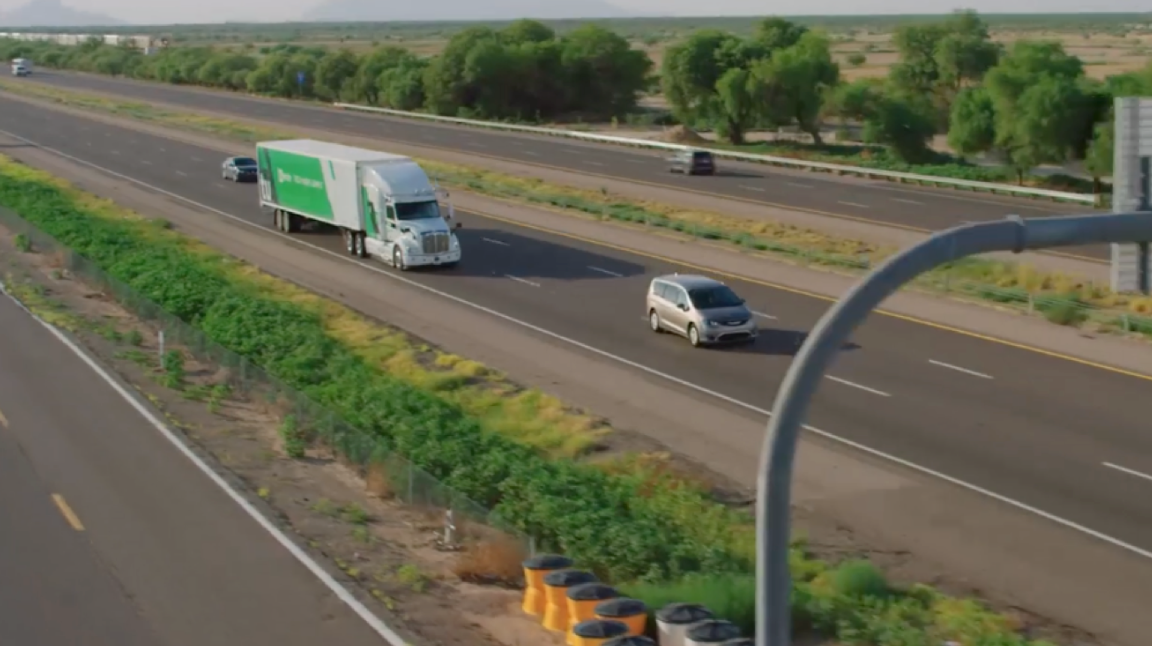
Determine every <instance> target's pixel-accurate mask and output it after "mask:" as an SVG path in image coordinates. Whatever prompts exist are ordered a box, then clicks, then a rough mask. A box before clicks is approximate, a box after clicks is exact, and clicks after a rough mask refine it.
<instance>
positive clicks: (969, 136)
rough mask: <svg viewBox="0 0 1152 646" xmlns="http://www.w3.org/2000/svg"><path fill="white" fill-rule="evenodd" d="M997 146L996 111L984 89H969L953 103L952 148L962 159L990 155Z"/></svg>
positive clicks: (949, 133) (950, 125) (949, 143)
mask: <svg viewBox="0 0 1152 646" xmlns="http://www.w3.org/2000/svg"><path fill="white" fill-rule="evenodd" d="M995 143H996V110H995V107H994V106H993V104H992V97H991V96H989V94H988V91H987V90H986V89H984V88H983V87H972V88H965V89H963V90H961V91H960V94H958V95H956V101H955V102H953V103H952V114H951V118H950V120H949V125H948V145H949V146H951V147H952V149H953V150H955V151H956V152H957V153H960V154H961V155H974V154H977V153H982V152H987V151H989V150H991V149H992V147H993V146H994V145H995Z"/></svg>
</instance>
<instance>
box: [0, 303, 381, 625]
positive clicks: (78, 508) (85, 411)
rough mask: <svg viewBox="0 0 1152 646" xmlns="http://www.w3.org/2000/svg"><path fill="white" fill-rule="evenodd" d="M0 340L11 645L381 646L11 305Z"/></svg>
mask: <svg viewBox="0 0 1152 646" xmlns="http://www.w3.org/2000/svg"><path fill="white" fill-rule="evenodd" d="M0 330H2V331H3V332H2V333H0V519H2V520H0V644H3V645H4V646H65V645H75V646H80V645H83V644H92V645H100V646H104V645H108V646H111V645H113V644H114V645H116V646H204V645H205V644H221V645H224V644H245V645H251V646H315V645H316V644H331V645H332V646H373V645H377V644H383V643H384V642H383V640H382V639H381V638H380V637H379V636H378V635H377V634H376V633H375V632H374V631H373V630H371V629H370V628H369V627H368V625H367V624H365V623H364V622H363V621H362V620H361V619H359V618H358V617H357V616H356V615H355V614H353V612H352V611H351V610H350V609H349V608H348V607H346V606H345V605H344V604H343V603H342V602H341V601H339V600H338V599H337V598H336V596H335V595H334V594H332V592H331V591H330V590H329V589H328V588H326V587H325V586H324V585H323V584H322V583H321V582H320V581H319V580H318V579H316V578H315V577H314V576H313V575H312V574H311V573H310V572H309V571H308V570H306V569H305V568H304V566H303V565H302V564H301V563H299V562H298V561H297V560H296V559H295V558H294V557H293V556H292V555H291V554H290V553H289V552H288V551H287V550H286V549H284V548H283V547H282V546H281V545H280V544H279V543H278V542H277V541H276V540H275V539H274V538H273V537H272V535H271V534H269V533H268V532H267V531H266V530H264V529H263V528H261V527H260V526H259V525H258V524H257V523H256V522H255V521H254V520H253V519H252V518H251V517H249V516H248V515H247V514H246V513H245V512H244V511H243V510H242V509H241V508H240V507H239V506H238V505H237V504H236V503H235V502H233V501H232V500H231V499H230V498H229V497H228V496H227V495H226V494H225V493H224V491H223V490H222V489H220V488H219V487H217V485H215V484H213V483H212V481H211V480H209V478H208V477H207V476H206V475H205V474H204V473H203V472H201V471H200V470H199V469H198V468H197V467H196V466H195V465H194V463H193V462H192V461H190V460H189V459H188V458H187V457H185V456H184V455H182V454H181V453H180V452H179V451H178V450H177V449H176V447H175V446H173V445H172V444H171V443H170V442H169V441H168V440H166V439H165V437H164V436H163V435H162V434H161V433H160V431H159V430H158V429H157V428H156V427H154V426H153V425H152V424H151V423H150V422H149V421H148V420H146V419H145V418H144V417H143V416H142V415H141V414H140V413H139V412H138V411H137V410H136V409H135V408H134V407H133V406H131V405H130V404H129V403H128V402H127V401H126V400H125V399H124V398H122V397H121V395H120V394H119V393H118V392H117V391H116V389H115V388H113V387H112V386H111V385H109V383H108V382H107V381H105V380H104V379H103V378H102V377H100V376H99V375H98V373H97V372H96V371H95V370H93V368H91V367H90V366H89V365H88V364H87V363H85V362H84V360H82V359H81V358H80V357H79V356H78V355H77V354H75V353H74V352H73V351H71V350H70V349H69V348H68V347H67V346H66V345H65V344H64V343H63V342H61V341H60V340H59V339H58V338H57V337H56V336H55V335H54V334H53V333H52V332H51V331H49V329H48V328H46V327H44V326H43V325H41V324H40V323H38V322H37V321H36V320H35V319H33V318H32V316H31V315H29V314H28V313H27V312H26V311H25V310H23V309H22V308H21V307H20V306H18V305H17V304H16V303H15V302H14V301H12V300H11V299H10V298H8V297H7V296H0ZM124 388H125V389H127V390H130V387H127V386H125V387H124Z"/></svg>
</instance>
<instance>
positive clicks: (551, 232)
mask: <svg viewBox="0 0 1152 646" xmlns="http://www.w3.org/2000/svg"><path fill="white" fill-rule="evenodd" d="M469 213H474V214H476V215H479V216H481V217H485V218H488V219H491V220H496V221H498V222H504V223H507V224H511V225H513V226H517V227H523V228H525V229H531V230H534V231H540V232H541V233H546V234H548V235H554V236H559V237H562V238H568V239H570V240H578V241H580V242H584V243H587V244H591V245H595V246H598V247H604V248H607V249H614V250H616V251H620V252H623V253H628V254H632V255H635V256H640V257H643V258H651V259H653V260H659V261H662V262H666V263H669V264H672V265H679V266H681V267H688V268H691V269H696V270H700V271H704V272H707V273H711V274H715V275H718V276H725V277H727V278H733V279H736V280H741V281H744V282H746V283H752V284H754V285H761V286H764V287H770V288H772V289H778V290H780V291H783V292H789V293H792V294H798V295H800V296H807V297H809V298H815V299H818V300H822V301H825V302H829V303H834V302H836V301H837V300H838V299H836V298H832V297H830V296H825V295H824V294H817V293H816V292H810V291H807V290H804V289H798V288H796V287H789V286H788V285H781V284H778V283H773V282H770V281H766V280H762V279H759V278H753V277H751V276H744V275H741V274H734V273H731V272H727V271H722V270H719V269H716V268H714V267H706V266H703V265H696V264H693V263H690V262H684V261H683V260H676V259H675V258H669V257H667V256H661V255H659V254H654V253H649V252H646V251H640V250H637V249H631V248H628V247H623V246H620V245H615V244H612V243H610V242H602V241H600V240H594V239H592V238H585V237H584V236H579V235H576V234H572V233H564V232H561V231H555V230H552V229H549V228H546V227H542V226H539V225H535V224H527V223H524V222H520V221H519V220H512V219H509V218H506V217H503V216H499V215H495V214H493V213H487V212H485V211H477V210H475V209H470V210H469ZM873 311H874V312H875V313H876V314H880V315H882V316H887V317H890V318H894V319H899V320H901V321H907V322H909V323H916V324H919V325H924V326H927V327H930V328H935V329H937V330H943V331H945V332H952V333H953V334H960V335H963V336H966V337H971V338H974V339H980V340H981V341H988V342H990V343H998V344H1000V345H1005V346H1008V347H1010V348H1016V349H1018V350H1025V351H1028V352H1033V353H1036V354H1040V355H1044V356H1047V357H1051V358H1053V359H1063V360H1064V361H1071V362H1072V363H1077V364H1080V365H1082V366H1088V367H1091V368H1098V369H1100V370H1105V371H1107V372H1113V373H1116V374H1119V375H1124V376H1127V377H1135V378H1136V379H1142V380H1144V381H1152V375H1146V374H1144V373H1140V372H1134V371H1132V370H1125V369H1124V368H1117V367H1116V366H1110V365H1108V364H1105V363H1099V362H1097V361H1091V360H1088V359H1081V358H1079V357H1073V356H1071V355H1067V354H1061V353H1059V352H1053V351H1052V350H1045V349H1043V348H1037V347H1035V346H1031V345H1025V344H1023V343H1017V342H1015V341H1009V340H1007V339H1001V338H998V337H994V336H989V335H987V334H981V333H979V332H972V331H969V330H964V329H961V328H957V327H952V326H950V325H944V324H943V323H935V322H933V321H926V320H924V319H921V318H917V317H915V316H909V315H907V314H898V313H896V312H890V311H888V310H882V309H877V310H873Z"/></svg>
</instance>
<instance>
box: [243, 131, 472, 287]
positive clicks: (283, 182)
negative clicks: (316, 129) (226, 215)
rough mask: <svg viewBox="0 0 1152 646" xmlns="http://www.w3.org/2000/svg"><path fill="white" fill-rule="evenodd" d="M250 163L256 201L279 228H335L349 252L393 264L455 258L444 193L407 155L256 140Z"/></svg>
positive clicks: (457, 247)
mask: <svg viewBox="0 0 1152 646" xmlns="http://www.w3.org/2000/svg"><path fill="white" fill-rule="evenodd" d="M256 165H257V182H258V183H259V190H260V206H261V207H262V208H263V209H265V210H266V211H267V210H270V211H271V213H272V221H273V224H274V226H275V228H276V229H278V230H280V231H283V232H285V233H293V232H296V231H299V230H300V229H301V227H302V225H304V224H305V223H308V222H314V223H319V224H320V225H326V226H331V227H335V228H337V229H338V230H339V231H340V234H341V235H342V236H343V239H344V248H345V250H346V251H347V252H348V254H349V255H351V256H354V257H357V258H370V257H371V258H378V259H380V260H382V261H384V262H385V263H388V264H391V265H392V266H393V267H396V268H397V269H399V270H401V271H404V270H407V269H408V268H410V267H420V266H428V265H438V266H453V265H455V264H456V263H458V262H460V255H461V254H460V241H459V240H458V239H457V237H456V234H455V232H454V230H455V229H459V228H460V227H461V226H462V225H461V224H460V223H459V222H455V223H454V224H455V226H450V223H452V222H453V220H454V213H453V210H452V206H451V203H450V202H449V201H448V194H447V192H445V191H441V190H440V189H439V187H437V186H435V185H433V183H432V182H431V181H430V180H429V178H428V175H427V173H425V172H424V169H423V168H421V167H420V165H419V164H417V163H416V162H415V161H414V160H413V159H412V158H410V157H405V156H403V155H393V154H389V153H383V152H377V151H374V150H365V149H363V148H353V147H351V146H344V145H340V144H333V143H327V142H323V141H315V140H312V139H295V140H290V141H266V142H261V143H258V144H256ZM440 199H443V200H444V201H445V203H446V204H445V205H446V206H447V213H445V212H444V211H442V210H441V205H440Z"/></svg>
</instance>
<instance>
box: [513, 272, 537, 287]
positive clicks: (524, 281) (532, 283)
mask: <svg viewBox="0 0 1152 646" xmlns="http://www.w3.org/2000/svg"><path fill="white" fill-rule="evenodd" d="M504 277H505V278H507V279H509V280H514V281H516V282H518V283H524V284H525V285H531V286H533V287H539V286H540V283H534V282H532V281H530V280H525V279H523V278H521V277H519V276H513V275H512V274H504Z"/></svg>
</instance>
